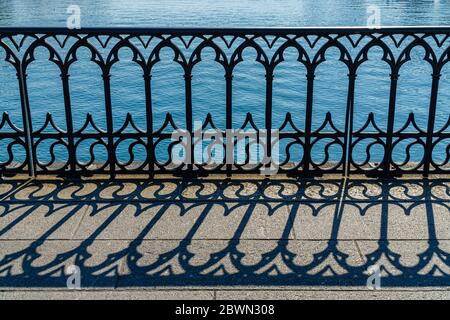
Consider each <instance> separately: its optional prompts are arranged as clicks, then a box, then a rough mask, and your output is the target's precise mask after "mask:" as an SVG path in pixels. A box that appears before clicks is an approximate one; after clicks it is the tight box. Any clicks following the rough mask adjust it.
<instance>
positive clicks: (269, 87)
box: [263, 66, 274, 170]
mask: <svg viewBox="0 0 450 320" xmlns="http://www.w3.org/2000/svg"><path fill="white" fill-rule="evenodd" d="M273 78H274V76H273V67H272V66H270V67H268V69H267V73H266V112H265V118H266V123H265V125H266V128H265V129H266V135H267V139H266V142H265V143H266V150H267V153H266V154H265V157H267V159H268V160H270V161H271V157H272V102H273V101H272V98H273ZM263 160H265V159H263ZM270 165H271V162H269V164H268V167H267V169H269V170H270ZM266 166H267V165H266Z"/></svg>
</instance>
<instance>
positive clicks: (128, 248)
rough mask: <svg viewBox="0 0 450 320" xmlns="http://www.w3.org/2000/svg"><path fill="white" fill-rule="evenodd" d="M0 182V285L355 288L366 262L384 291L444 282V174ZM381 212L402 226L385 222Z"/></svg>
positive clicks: (447, 200)
mask: <svg viewBox="0 0 450 320" xmlns="http://www.w3.org/2000/svg"><path fill="white" fill-rule="evenodd" d="M0 186H1V188H0V198H1V199H2V201H1V202H0V222H1V224H0V241H1V242H2V244H3V245H2V249H0V288H10V287H66V281H67V275H66V274H65V270H66V269H67V267H68V266H69V265H76V266H78V267H79V268H80V271H81V275H82V283H83V286H84V287H116V286H126V287H142V286H206V285H222V286H223V285H226V286H237V285H255V286H260V285H266V286H271V285H295V286H305V285H310V286H337V285H339V286H356V285H365V284H366V280H367V273H366V270H367V269H368V267H369V266H371V265H378V266H379V267H380V269H381V271H382V275H383V278H382V283H383V286H442V285H448V284H449V281H450V277H449V276H450V257H449V255H450V237H446V236H445V235H446V234H447V235H448V226H447V225H445V223H444V225H442V224H440V222H441V221H446V220H448V215H449V213H450V180H442V179H436V180H433V179H430V180H428V179H407V180H406V179H405V180H368V179H361V180H345V179H324V180H294V179H279V180H275V179H271V180H269V179H260V180H257V179H241V180H230V179H226V180H220V179H213V178H211V179H204V180H182V179H172V178H170V179H169V178H168V179H158V180H152V181H136V180H122V181H117V180H116V181H109V180H86V181H71V182H70V181H58V180H29V181H22V182H19V181H4V182H3V183H2V184H1V185H0ZM390 216H391V218H392V217H394V218H395V219H397V218H398V219H399V220H401V221H397V222H396V223H395V225H396V226H392V225H390V223H391V222H392V220H390ZM417 216H421V217H423V219H422V220H421V219H419V220H420V223H418V222H417V221H418V220H417V219H414V220H412V222H411V221H408V222H406V225H405V226H404V227H405V228H406V230H408V229H412V231H411V232H412V234H413V236H412V237H409V236H408V235H407V234H402V231H398V230H395V228H397V227H398V226H399V225H400V226H401V225H402V223H403V224H405V221H406V220H402V219H404V218H405V217H406V218H407V219H409V218H411V217H416V218H417ZM324 217H329V219H328V218H326V219H325V220H324V219H323V218H324ZM363 218H369V220H368V221H369V222H370V221H371V223H374V221H375V223H374V224H373V225H375V224H376V225H377V227H376V228H375V232H374V233H372V234H371V236H368V234H369V233H366V234H365V235H362V234H361V230H362V229H364V225H363V224H361V221H360V220H358V219H363ZM365 223H366V224H367V221H366V222H365ZM419 224H420V225H419ZM361 226H363V227H361ZM325 227H326V228H325ZM366 227H367V225H366ZM324 228H325V229H326V232H324V233H323V234H320V230H322V229H324ZM348 228H350V229H348ZM390 228H391V229H390ZM392 229H394V233H392V232H391V231H392ZM69 230H70V231H69ZM306 230H308V231H306ZM344 230H347V231H344ZM403 230H405V229H403ZM416 230H419V231H416ZM420 230H424V232H423V234H424V236H422V235H420V233H421V231H420ZM441 230H443V232H441ZM397 231H398V232H397ZM302 232H305V233H302ZM314 232H318V233H319V234H318V235H317V236H314ZM396 232H397V233H396ZM416 232H418V233H419V234H415V233H416ZM406 233H408V232H406ZM414 234H415V235H416V236H417V237H414ZM408 237H409V238H408Z"/></svg>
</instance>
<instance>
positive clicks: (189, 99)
mask: <svg viewBox="0 0 450 320" xmlns="http://www.w3.org/2000/svg"><path fill="white" fill-rule="evenodd" d="M184 82H185V88H186V129H187V131H188V132H189V139H190V141H189V142H188V144H187V146H188V148H189V150H186V153H189V155H188V171H190V172H189V174H193V170H194V143H193V134H194V132H193V121H192V73H191V70H190V69H189V68H187V69H186V72H185V74H184Z"/></svg>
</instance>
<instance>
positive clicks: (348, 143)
mask: <svg viewBox="0 0 450 320" xmlns="http://www.w3.org/2000/svg"><path fill="white" fill-rule="evenodd" d="M355 82H356V70H354V69H353V67H352V68H350V72H349V74H348V93H347V110H346V115H345V133H344V147H343V151H344V155H343V156H344V159H343V160H344V162H343V166H344V168H343V173H342V174H343V175H344V176H348V175H349V173H350V165H351V160H352V158H353V155H352V149H353V148H352V139H353V118H354V117H353V116H354V111H355V110H354V106H355Z"/></svg>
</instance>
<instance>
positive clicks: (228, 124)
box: [225, 70, 234, 176]
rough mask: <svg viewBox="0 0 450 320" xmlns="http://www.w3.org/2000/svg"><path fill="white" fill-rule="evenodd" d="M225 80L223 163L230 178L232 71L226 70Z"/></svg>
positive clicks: (231, 160) (232, 147) (232, 157)
mask: <svg viewBox="0 0 450 320" xmlns="http://www.w3.org/2000/svg"><path fill="white" fill-rule="evenodd" d="M225 80H226V115H225V117H226V130H225V139H226V146H225V162H226V164H227V165H226V172H227V176H231V173H232V170H233V163H234V152H233V151H234V138H233V137H231V134H230V133H231V130H232V129H233V71H232V70H227V71H226V73H225Z"/></svg>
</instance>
